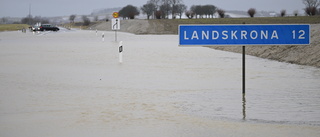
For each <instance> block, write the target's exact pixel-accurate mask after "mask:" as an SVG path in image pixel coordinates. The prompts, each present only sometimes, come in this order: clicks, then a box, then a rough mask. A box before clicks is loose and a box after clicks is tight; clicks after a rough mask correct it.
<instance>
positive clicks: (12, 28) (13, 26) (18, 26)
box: [0, 24, 29, 31]
mask: <svg viewBox="0 0 320 137" xmlns="http://www.w3.org/2000/svg"><path fill="white" fill-rule="evenodd" d="M23 28H25V29H28V28H29V25H27V24H0V31H15V30H21V29H23Z"/></svg>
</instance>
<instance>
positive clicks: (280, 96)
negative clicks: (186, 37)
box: [0, 29, 320, 137]
mask: <svg viewBox="0 0 320 137" xmlns="http://www.w3.org/2000/svg"><path fill="white" fill-rule="evenodd" d="M102 33H104V34H105V36H104V40H102V36H101V35H102ZM114 40H115V38H114V32H98V33H97V34H96V32H95V31H82V30H71V31H70V30H65V29H61V31H59V32H41V33H34V34H33V33H30V32H28V33H26V34H24V33H21V32H1V33H0V64H1V67H0V136H4V137H15V136H24V137H34V136H46V137H57V136H59V137H70V136H76V137H82V136H84V137H85V136H95V137H104V136H111V137H128V136H129V137H150V136H153V137H157V136H159V137H164V136H166V137H177V136H183V137H187V136H190V137H194V136H200V137H211V136H266V137H267V136H268V137H269V136H279V137H280V136H281V137H283V136H290V137H291V136H319V134H320V84H319V83H320V69H319V68H314V67H308V66H300V65H293V64H288V63H282V62H277V61H272V60H266V59H261V58H256V57H252V56H246V94H245V95H243V94H242V55H241V54H236V53H230V52H224V51H219V50H213V49H209V48H206V47H179V46H178V36H177V35H133V34H129V33H121V32H118V38H117V40H118V42H115V41H114ZM119 41H123V53H122V54H123V60H122V63H119V47H118V46H119ZM271 131H272V132H271Z"/></svg>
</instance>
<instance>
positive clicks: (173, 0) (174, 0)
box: [169, 0, 182, 19]
mask: <svg viewBox="0 0 320 137" xmlns="http://www.w3.org/2000/svg"><path fill="white" fill-rule="evenodd" d="M169 1H171V2H170V3H171V7H172V11H171V14H172V19H175V18H176V14H177V13H178V11H177V10H178V9H177V8H178V7H177V5H179V4H181V3H182V0H169ZM180 17H181V16H180Z"/></svg>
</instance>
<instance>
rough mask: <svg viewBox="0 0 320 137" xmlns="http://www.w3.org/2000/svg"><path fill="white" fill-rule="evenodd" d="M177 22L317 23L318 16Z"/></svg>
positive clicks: (180, 21)
mask: <svg viewBox="0 0 320 137" xmlns="http://www.w3.org/2000/svg"><path fill="white" fill-rule="evenodd" d="M178 22H179V24H243V23H246V24H318V23H320V16H297V17H255V18H215V19H182V20H178Z"/></svg>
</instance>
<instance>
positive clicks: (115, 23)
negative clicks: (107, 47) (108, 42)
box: [111, 18, 120, 41]
mask: <svg viewBox="0 0 320 137" xmlns="http://www.w3.org/2000/svg"><path fill="white" fill-rule="evenodd" d="M111 29H112V30H114V31H115V41H117V31H118V30H120V19H118V18H116V19H112V21H111Z"/></svg>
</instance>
